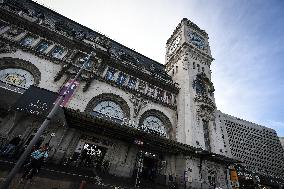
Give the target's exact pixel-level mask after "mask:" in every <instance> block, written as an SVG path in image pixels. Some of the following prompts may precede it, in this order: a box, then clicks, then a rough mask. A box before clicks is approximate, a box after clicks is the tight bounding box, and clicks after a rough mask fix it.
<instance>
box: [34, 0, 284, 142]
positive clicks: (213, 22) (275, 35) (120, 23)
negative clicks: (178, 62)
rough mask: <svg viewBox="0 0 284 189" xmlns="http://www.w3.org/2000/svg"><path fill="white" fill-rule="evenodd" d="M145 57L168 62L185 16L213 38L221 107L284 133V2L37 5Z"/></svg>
mask: <svg viewBox="0 0 284 189" xmlns="http://www.w3.org/2000/svg"><path fill="white" fill-rule="evenodd" d="M36 2H38V3H40V4H43V5H45V6H46V7H48V8H51V9H53V10H55V11H56V12H58V13H60V14H62V15H64V16H66V17H68V18H70V19H72V20H74V21H76V22H78V23H80V24H82V25H84V26H87V27H89V28H91V29H93V30H96V31H98V32H100V33H103V34H104V35H106V36H108V37H110V38H111V39H113V40H115V41H117V42H119V43H121V44H123V45H125V46H127V47H129V48H132V49H135V50H136V51H137V52H139V53H141V54H143V55H145V56H147V57H149V58H151V59H153V60H156V61H158V62H160V63H162V64H164V63H165V53H166V48H165V47H166V41H167V39H168V38H169V37H170V36H171V34H172V33H173V31H174V29H175V28H176V26H177V25H178V23H179V22H180V21H181V20H182V18H188V19H189V20H191V21H192V22H194V23H195V24H197V25H198V26H199V27H200V28H201V29H203V30H206V32H207V33H208V35H209V45H210V48H211V53H212V56H213V58H214V59H215V60H214V61H213V63H212V65H211V69H212V81H213V83H214V86H215V89H216V91H215V99H216V105H217V108H218V109H219V110H221V111H222V112H223V113H226V114H230V115H232V116H235V117H239V118H242V119H244V120H247V121H251V122H254V123H257V124H260V125H264V126H267V127H270V128H272V129H275V130H276V131H277V134H278V136H282V137H283V136H284V116H283V114H284V98H283V97H284V95H283V93H284V79H283V76H284V74H283V73H284V62H283V60H284V35H283V34H284V11H283V10H284V1H283V0H270V1H267V0H250V1H248V0H80V1H75V0H37V1H36Z"/></svg>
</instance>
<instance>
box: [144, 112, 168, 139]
mask: <svg viewBox="0 0 284 189" xmlns="http://www.w3.org/2000/svg"><path fill="white" fill-rule="evenodd" d="M142 127H143V130H145V131H146V132H154V133H157V134H159V135H161V136H164V137H167V138H168V132H167V129H166V127H165V125H164V123H163V122H162V121H161V120H160V119H159V118H158V117H156V116H152V115H151V116H148V117H146V118H145V119H144V120H143V122H142Z"/></svg>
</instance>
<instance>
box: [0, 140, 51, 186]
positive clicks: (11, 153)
mask: <svg viewBox="0 0 284 189" xmlns="http://www.w3.org/2000/svg"><path fill="white" fill-rule="evenodd" d="M26 147H27V146H26V145H24V144H23V143H22V138H21V135H18V136H16V137H14V138H12V139H11V140H10V141H9V142H8V143H7V144H3V145H2V146H1V148H0V155H1V157H6V158H9V159H11V158H15V159H17V158H18V157H19V156H20V155H21V154H22V152H23V151H24V150H25V148H26ZM49 149H50V147H49V144H48V143H46V144H44V145H42V146H40V144H36V145H35V146H34V147H33V149H32V150H31V153H30V156H29V157H28V158H27V159H26V162H25V164H24V166H23V169H24V171H23V175H22V178H21V181H20V182H21V183H23V182H24V181H25V180H28V181H31V180H32V178H33V176H34V175H35V174H36V173H38V172H39V170H40V168H41V167H42V165H43V164H44V162H45V161H46V159H47V158H48V152H49Z"/></svg>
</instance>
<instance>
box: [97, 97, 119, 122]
mask: <svg viewBox="0 0 284 189" xmlns="http://www.w3.org/2000/svg"><path fill="white" fill-rule="evenodd" d="M93 112H95V113H100V114H103V115H106V116H108V117H112V118H116V119H120V120H122V119H123V118H124V113H123V110H122V109H121V107H120V106H119V105H118V104H117V103H115V102H113V101H102V102H100V103H99V104H97V105H96V106H95V108H94V109H93Z"/></svg>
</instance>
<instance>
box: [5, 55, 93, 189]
mask: <svg viewBox="0 0 284 189" xmlns="http://www.w3.org/2000/svg"><path fill="white" fill-rule="evenodd" d="M93 53H94V51H92V52H91V53H90V54H89V55H88V56H87V57H86V60H85V62H84V64H83V65H82V67H81V68H80V70H79V72H78V73H77V74H76V76H75V77H74V79H73V80H72V81H71V83H70V84H69V86H68V87H67V89H66V91H68V90H69V89H70V88H71V86H72V85H73V84H74V82H75V81H76V79H78V77H79V76H80V75H81V73H82V72H83V70H84V68H85V64H87V63H88V62H89V60H90V58H91V55H92V54H93ZM64 96H65V94H63V95H60V96H59V97H58V98H57V100H56V103H55V105H54V106H53V108H52V109H51V111H50V112H49V114H48V115H47V117H46V119H45V120H44V122H43V123H42V124H41V126H40V128H39V129H38V130H37V132H36V134H35V136H34V138H33V139H32V140H31V142H30V143H29V145H28V146H27V148H26V149H25V151H24V153H23V154H22V155H21V157H20V158H19V159H18V161H17V163H16V165H15V166H14V167H13V169H12V170H11V171H10V173H9V174H8V176H7V178H6V179H5V181H4V182H3V184H2V186H1V189H8V187H9V185H10V183H11V181H12V179H13V178H14V177H15V176H16V174H17V172H18V171H19V170H20V168H21V167H22V165H23V164H24V162H25V160H26V159H27V157H28V155H29V154H30V152H31V150H32V147H33V146H34V145H35V144H36V142H37V141H38V139H39V138H40V136H41V135H42V133H43V132H44V130H45V129H46V128H47V126H48V124H49V123H50V121H51V119H52V118H53V116H54V115H55V114H56V112H57V110H58V108H59V107H60V104H61V103H62V102H63V100H64Z"/></svg>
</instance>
